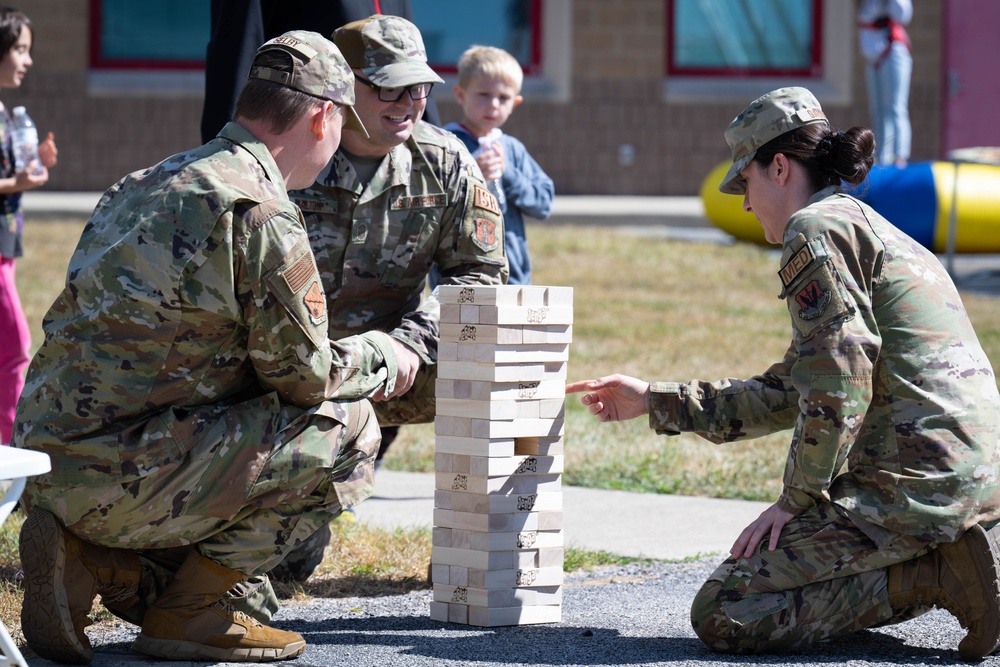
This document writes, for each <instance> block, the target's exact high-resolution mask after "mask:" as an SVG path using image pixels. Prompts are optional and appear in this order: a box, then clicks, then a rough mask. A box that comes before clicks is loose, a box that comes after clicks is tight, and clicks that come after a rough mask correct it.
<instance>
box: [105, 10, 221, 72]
mask: <svg viewBox="0 0 1000 667" xmlns="http://www.w3.org/2000/svg"><path fill="white" fill-rule="evenodd" d="M209 21H210V14H209V0H142V2H136V1H135V0H90V30H91V38H90V66H91V67H92V68H94V69H123V70H127V69H175V70H185V69H201V68H202V67H204V65H205V45H207V44H208V38H209Z"/></svg>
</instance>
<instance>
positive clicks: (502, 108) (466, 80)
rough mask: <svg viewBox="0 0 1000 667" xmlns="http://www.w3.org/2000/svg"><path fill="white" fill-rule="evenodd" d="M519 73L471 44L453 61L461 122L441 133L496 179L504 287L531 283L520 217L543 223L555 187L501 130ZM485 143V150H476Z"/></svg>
mask: <svg viewBox="0 0 1000 667" xmlns="http://www.w3.org/2000/svg"><path fill="white" fill-rule="evenodd" d="M523 80H524V73H523V72H522V71H521V65H520V64H519V63H518V62H517V60H516V59H515V58H514V56H512V55H511V54H509V53H507V52H506V51H504V50H503V49H498V48H496V47H493V46H473V47H471V48H469V49H468V50H466V51H465V53H463V54H462V56H461V58H459V60H458V83H457V84H456V85H455V87H454V89H453V92H454V94H455V100H456V101H457V102H458V103H459V105H461V107H462V121H461V122H459V123H449V124H448V125H446V126H445V129H446V130H449V131H451V132H453V133H454V134H455V135H456V136H457V137H458V138H459V139H461V140H462V141H463V142H464V143H465V145H466V147H467V148H468V149H469V151H470V152H472V154H473V155H474V156H475V158H476V161H477V162H478V163H479V168H480V169H482V172H483V176H484V177H485V178H486V181H487V183H489V182H491V181H494V180H497V179H499V181H500V185H501V188H500V192H498V193H495V194H497V199H499V200H500V209H501V211H502V212H503V220H504V243H505V245H506V249H507V262H508V263H509V265H510V278H509V279H508V281H507V282H508V284H511V285H528V284H531V257H530V256H529V255H528V239H527V236H526V234H525V230H524V216H525V215H529V216H531V217H533V218H537V219H539V220H544V219H546V218H548V217H549V215H550V214H551V213H552V199H553V197H554V196H555V187H554V186H553V184H552V179H551V178H549V176H548V174H546V173H545V172H544V171H543V170H542V168H541V167H540V166H538V163H537V162H535V160H534V159H532V157H531V155H529V154H528V149H526V148H525V147H524V144H522V143H521V142H520V141H518V140H517V139H515V138H514V137H512V136H510V135H509V134H504V133H502V132H500V128H501V127H502V126H503V124H504V123H505V122H507V119H508V118H509V117H510V114H511V113H512V112H513V111H514V107H516V106H517V105H519V104H520V103H521V102H522V101H523V98H522V97H521V83H522V81H523ZM481 139H485V142H483V143H486V144H487V145H486V146H481V141H480V140H481Z"/></svg>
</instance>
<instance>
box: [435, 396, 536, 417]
mask: <svg viewBox="0 0 1000 667" xmlns="http://www.w3.org/2000/svg"><path fill="white" fill-rule="evenodd" d="M548 400H552V399H548ZM520 410H521V406H520V405H519V401H514V400H509V401H477V400H473V399H469V398H438V399H437V400H436V404H435V412H436V413H437V415H438V416H439V417H441V416H445V417H474V418H476V419H504V420H506V419H516V418H517V417H518V412H519V411H520ZM535 412H536V413H538V412H539V410H538V409H537V408H536V409H535Z"/></svg>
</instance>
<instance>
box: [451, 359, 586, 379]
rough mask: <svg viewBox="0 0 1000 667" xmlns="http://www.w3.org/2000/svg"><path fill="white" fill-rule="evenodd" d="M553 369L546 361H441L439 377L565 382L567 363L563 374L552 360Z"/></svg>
mask: <svg viewBox="0 0 1000 667" xmlns="http://www.w3.org/2000/svg"><path fill="white" fill-rule="evenodd" d="M552 363H553V364H555V365H554V366H553V371H547V370H546V365H545V364H544V363H538V364H500V365H498V364H478V363H475V362H472V361H439V362H438V364H437V370H438V377H439V378H444V379H446V380H479V381H485V382H539V381H541V380H544V379H547V380H552V381H559V380H562V381H563V383H564V384H565V379H566V371H565V366H566V365H565V363H563V364H562V366H561V367H562V369H563V370H562V374H561V375H560V373H559V372H556V371H555V370H554V369H555V367H556V366H558V365H559V364H558V362H552Z"/></svg>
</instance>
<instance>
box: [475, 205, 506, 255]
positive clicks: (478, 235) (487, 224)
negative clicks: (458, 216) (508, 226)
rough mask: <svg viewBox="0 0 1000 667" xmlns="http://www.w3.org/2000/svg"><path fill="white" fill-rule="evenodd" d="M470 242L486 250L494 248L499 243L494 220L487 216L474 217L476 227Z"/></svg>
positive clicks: (489, 250)
mask: <svg viewBox="0 0 1000 667" xmlns="http://www.w3.org/2000/svg"><path fill="white" fill-rule="evenodd" d="M486 194H489V193H488V192H487V193H486ZM491 196H492V195H491ZM472 242H473V243H475V244H476V245H477V246H479V248H481V249H482V250H484V251H486V252H491V251H493V250H496V248H497V246H498V245H500V238H499V237H498V236H497V223H496V221H495V220H490V219H489V218H476V229H475V231H474V232H473V234H472Z"/></svg>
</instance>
